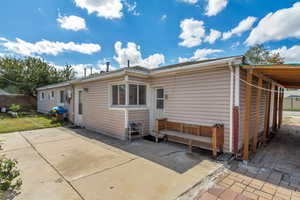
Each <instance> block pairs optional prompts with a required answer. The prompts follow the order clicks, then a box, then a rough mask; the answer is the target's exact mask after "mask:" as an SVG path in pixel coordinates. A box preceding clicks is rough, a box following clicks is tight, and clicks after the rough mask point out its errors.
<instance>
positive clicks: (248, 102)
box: [243, 69, 253, 160]
mask: <svg viewBox="0 0 300 200" xmlns="http://www.w3.org/2000/svg"><path fill="white" fill-rule="evenodd" d="M252 73H253V70H252V69H249V70H247V79H246V81H247V84H246V96H245V118H244V151H243V160H249V125H250V124H249V123H250V120H251V92H252V85H250V84H252Z"/></svg>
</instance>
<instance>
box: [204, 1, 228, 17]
mask: <svg viewBox="0 0 300 200" xmlns="http://www.w3.org/2000/svg"><path fill="white" fill-rule="evenodd" d="M206 1H208V4H207V6H206V13H205V15H207V16H215V15H217V14H218V13H219V12H221V11H222V10H223V9H224V8H225V7H226V6H227V4H228V1H227V0H206Z"/></svg>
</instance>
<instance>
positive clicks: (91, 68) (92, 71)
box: [90, 67, 93, 75]
mask: <svg viewBox="0 0 300 200" xmlns="http://www.w3.org/2000/svg"><path fill="white" fill-rule="evenodd" d="M90 75H93V68H92V67H91V74H90Z"/></svg>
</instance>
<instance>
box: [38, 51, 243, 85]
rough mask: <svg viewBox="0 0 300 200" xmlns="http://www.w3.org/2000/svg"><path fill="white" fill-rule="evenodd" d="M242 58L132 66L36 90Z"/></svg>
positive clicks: (240, 59)
mask: <svg viewBox="0 0 300 200" xmlns="http://www.w3.org/2000/svg"><path fill="white" fill-rule="evenodd" d="M242 58H243V56H231V57H223V58H214V59H206V60H200V61H191V62H184V63H178V64H172V65H166V66H162V67H157V68H153V69H148V68H145V67H142V66H132V67H126V68H121V69H117V70H114V71H110V72H102V73H98V74H93V75H91V76H88V77H85V78H79V79H75V80H72V81H67V82H62V83H57V84H52V85H47V86H44V87H40V88H37V90H45V89H51V88H57V87H63V86H68V85H71V84H75V83H76V84H78V83H84V82H89V81H94V80H98V79H102V78H108V77H114V76H118V75H125V74H126V73H138V74H140V75H145V76H149V75H152V74H158V73H162V72H170V71H176V70H182V69H186V68H188V67H203V66H210V65H214V64H218V63H224V64H225V63H228V62H234V61H238V62H239V63H238V64H241V63H242Z"/></svg>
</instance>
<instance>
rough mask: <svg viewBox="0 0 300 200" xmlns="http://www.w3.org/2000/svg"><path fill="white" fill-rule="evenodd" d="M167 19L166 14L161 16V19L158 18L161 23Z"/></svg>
mask: <svg viewBox="0 0 300 200" xmlns="http://www.w3.org/2000/svg"><path fill="white" fill-rule="evenodd" d="M167 18H168V16H167V15H166V14H164V15H162V16H161V17H160V20H161V21H164V20H166V19H167Z"/></svg>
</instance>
